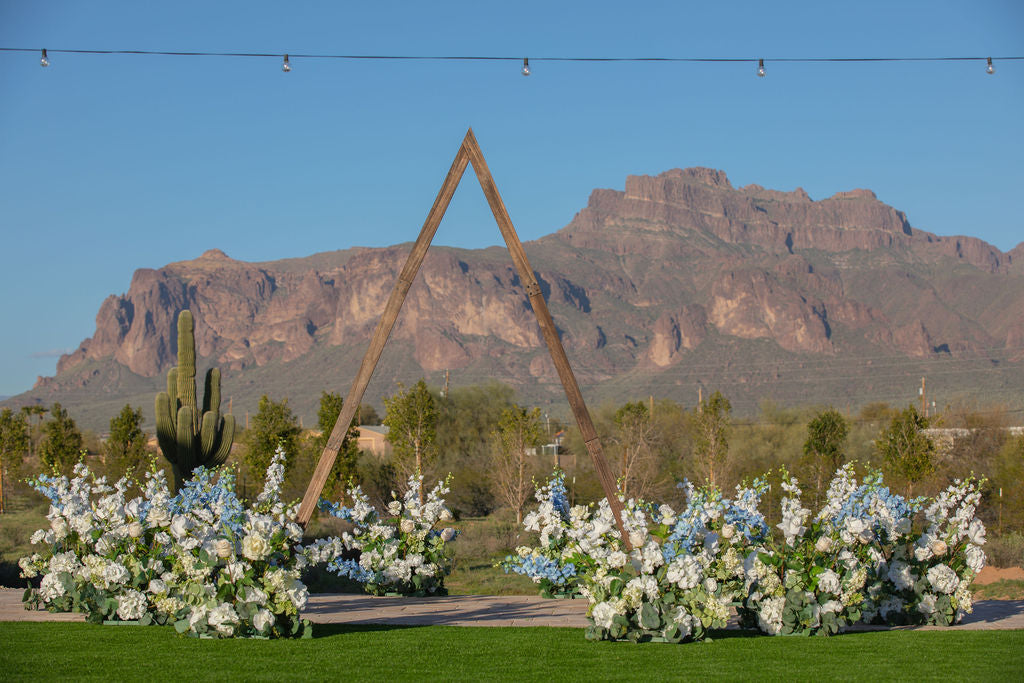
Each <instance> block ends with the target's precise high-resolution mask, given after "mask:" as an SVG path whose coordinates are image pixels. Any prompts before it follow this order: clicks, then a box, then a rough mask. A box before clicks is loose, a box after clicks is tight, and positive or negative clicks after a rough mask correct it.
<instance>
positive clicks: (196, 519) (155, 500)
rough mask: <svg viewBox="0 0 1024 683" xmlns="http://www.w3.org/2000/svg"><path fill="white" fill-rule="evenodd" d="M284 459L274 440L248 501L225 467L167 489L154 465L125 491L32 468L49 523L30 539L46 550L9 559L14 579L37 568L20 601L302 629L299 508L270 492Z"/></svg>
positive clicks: (182, 627)
mask: <svg viewBox="0 0 1024 683" xmlns="http://www.w3.org/2000/svg"><path fill="white" fill-rule="evenodd" d="M284 459H285V454H284V452H283V451H282V450H281V449H278V451H277V453H276V454H275V455H274V458H273V460H272V462H271V465H270V467H269V468H268V470H267V478H266V483H265V486H264V490H263V493H261V494H260V496H259V498H258V499H257V501H256V503H255V505H254V507H252V508H246V507H245V505H244V504H243V502H242V501H241V500H239V499H238V497H237V495H236V494H235V490H234V483H235V480H234V475H233V473H232V472H231V471H230V470H228V469H221V470H213V471H211V470H205V469H203V468H198V469H197V470H196V471H195V472H194V474H193V479H191V480H190V481H188V482H186V484H185V486H184V487H183V488H182V490H181V491H180V492H179V493H178V494H177V495H175V496H172V495H171V493H170V491H169V490H168V488H167V479H166V477H165V475H164V473H163V472H162V471H156V470H154V471H151V472H149V473H148V474H147V476H146V481H145V487H144V490H143V494H142V495H141V496H138V497H135V498H133V499H131V500H126V495H125V492H126V490H127V488H128V481H127V480H125V479H122V480H120V481H118V482H117V484H115V485H114V487H110V486H108V485H107V484H106V481H105V479H104V478H102V477H101V478H96V477H94V476H93V475H92V474H91V472H90V471H89V470H88V468H87V467H85V466H84V465H78V466H76V468H75V472H74V475H75V476H74V477H73V478H71V479H68V478H67V477H46V476H41V477H39V478H38V479H36V480H34V481H33V482H32V484H33V486H34V487H35V488H36V490H38V491H39V492H40V493H42V494H44V495H45V496H47V497H48V498H49V499H50V510H49V514H48V515H47V517H48V519H49V520H50V528H49V529H43V530H40V531H38V532H36V534H34V535H33V538H32V540H33V542H34V543H41V544H44V545H45V546H46V548H45V550H44V551H43V552H39V553H35V554H33V555H32V556H30V557H25V558H22V559H21V561H20V562H19V564H20V566H21V569H22V575H23V576H24V577H27V578H31V577H34V576H39V575H41V576H42V579H41V584H40V587H39V588H38V589H29V590H28V591H26V594H25V598H24V601H25V603H26V608H31V607H35V608H45V609H49V610H52V611H72V610H74V611H82V612H85V613H86V614H87V619H88V620H89V621H90V622H102V621H105V620H107V621H109V620H115V619H119V620H124V621H137V622H138V623H140V624H143V625H145V624H173V625H174V626H175V628H176V630H177V631H178V632H179V633H187V634H189V635H194V636H203V637H230V636H262V637H296V636H304V635H309V634H310V633H311V628H310V625H309V622H308V621H305V620H302V619H300V618H299V611H300V610H301V609H302V608H303V607H304V606H305V604H306V599H307V597H308V594H307V591H306V587H305V586H304V585H303V584H302V582H301V581H300V580H299V572H300V570H301V568H302V566H303V565H304V563H305V556H304V555H303V554H301V553H299V552H297V548H298V545H299V543H300V542H301V540H302V528H301V527H300V526H299V525H298V524H296V523H295V522H294V519H295V514H296V512H297V506H294V505H291V506H286V505H285V504H284V503H282V502H281V499H280V486H281V481H282V479H283V472H284Z"/></svg>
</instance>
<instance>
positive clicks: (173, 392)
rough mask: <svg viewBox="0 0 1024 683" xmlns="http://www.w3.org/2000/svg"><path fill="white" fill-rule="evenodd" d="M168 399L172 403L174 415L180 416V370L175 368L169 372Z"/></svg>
mask: <svg viewBox="0 0 1024 683" xmlns="http://www.w3.org/2000/svg"><path fill="white" fill-rule="evenodd" d="M167 398H169V399H170V401H171V406H172V407H173V411H174V412H173V414H175V415H177V414H178V407H179V406H178V368H177V367H173V368H171V369H170V370H168V371H167Z"/></svg>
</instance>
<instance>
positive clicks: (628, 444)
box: [612, 401, 658, 498]
mask: <svg viewBox="0 0 1024 683" xmlns="http://www.w3.org/2000/svg"><path fill="white" fill-rule="evenodd" d="M614 423H615V433H614V435H613V436H612V441H613V442H614V443H615V444H616V445H617V446H618V448H619V449H621V455H622V457H621V459H620V466H619V476H618V481H619V490H620V491H622V494H623V495H624V496H626V498H642V497H645V496H647V495H648V494H649V493H650V489H651V487H652V485H653V484H654V479H655V478H656V476H657V474H658V471H657V466H656V463H655V458H654V450H653V449H654V444H655V441H656V440H657V437H656V434H655V427H654V424H653V423H652V421H651V413H650V410H648V408H647V405H646V404H645V403H644V402H643V401H637V402H636V403H626V404H625V405H623V406H622V407H621V408H619V409H618V410H617V411H615V417H614Z"/></svg>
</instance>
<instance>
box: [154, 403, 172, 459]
mask: <svg viewBox="0 0 1024 683" xmlns="http://www.w3.org/2000/svg"><path fill="white" fill-rule="evenodd" d="M154 408H155V411H154V412H155V413H156V440H157V442H158V443H159V444H160V451H161V452H162V453H163V454H164V457H165V458H167V461H168V462H170V463H171V464H172V465H173V464H174V463H175V462H177V459H178V442H177V432H178V430H177V428H176V427H175V426H174V417H176V414H175V413H174V412H172V411H171V399H170V397H169V396H168V395H167V394H166V393H165V392H163V391H161V392H160V393H159V394H157V395H156V402H155V406H154Z"/></svg>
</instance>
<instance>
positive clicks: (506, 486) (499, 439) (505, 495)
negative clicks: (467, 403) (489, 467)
mask: <svg viewBox="0 0 1024 683" xmlns="http://www.w3.org/2000/svg"><path fill="white" fill-rule="evenodd" d="M542 435H543V430H542V429H541V423H540V409H539V408H534V409H533V410H530V411H527V410H526V409H525V408H520V407H519V406H517V405H513V406H512V407H511V408H507V409H505V411H504V412H503V413H502V414H501V419H499V420H498V428H497V429H496V430H495V431H494V432H492V433H491V441H492V444H493V454H494V458H493V461H492V462H493V466H494V470H493V471H494V483H495V486H496V488H497V489H498V495H499V497H500V498H501V499H502V500H504V501H505V503H506V504H507V505H508V506H509V507H510V508H512V509H513V510H515V513H516V524H522V523H523V507H524V506H525V505H526V502H527V501H528V500H529V499H530V494H531V493H533V473H534V471H535V470H536V469H537V457H536V455H535V454H536V449H537V444H539V443H540V441H541V436H542ZM530 451H533V454H531V452H530Z"/></svg>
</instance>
